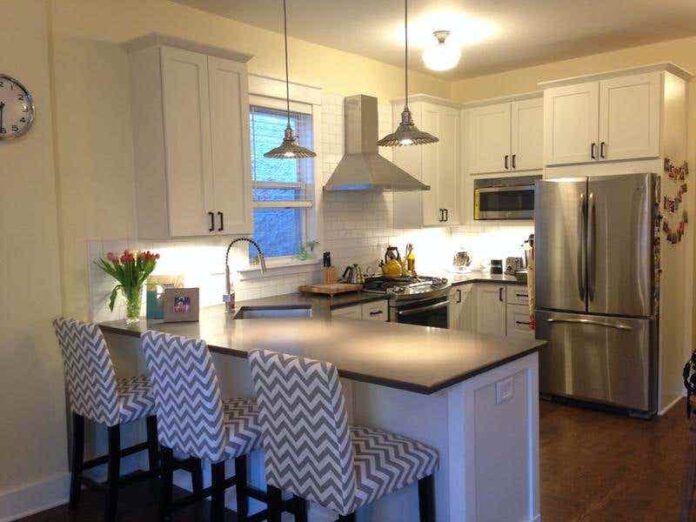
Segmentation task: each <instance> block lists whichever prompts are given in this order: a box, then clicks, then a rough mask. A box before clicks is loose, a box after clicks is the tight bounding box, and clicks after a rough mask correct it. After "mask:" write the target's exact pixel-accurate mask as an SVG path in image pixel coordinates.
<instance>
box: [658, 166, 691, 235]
mask: <svg viewBox="0 0 696 522" xmlns="http://www.w3.org/2000/svg"><path fill="white" fill-rule="evenodd" d="M665 174H667V177H668V178H669V179H670V180H672V181H674V182H675V183H679V182H681V183H679V188H678V189H677V193H676V195H675V196H674V197H673V198H670V197H668V196H664V197H663V198H662V210H663V211H664V212H665V213H666V214H667V215H675V214H677V213H678V212H679V206H680V205H681V203H682V196H683V195H684V194H686V192H687V190H688V187H687V183H686V178H687V177H688V176H689V165H688V163H687V162H686V161H685V162H684V163H683V164H682V165H681V166H679V167H677V166H675V165H674V164H673V163H672V161H671V160H670V159H669V158H665ZM667 215H663V216H662V231H663V232H664V233H665V236H666V238H667V241H669V242H670V243H672V244H673V245H676V244H677V243H679V242H680V241H681V240H682V238H683V237H684V234H685V233H686V224H687V223H688V222H689V215H688V213H687V212H686V210H682V211H681V218H680V219H679V222H678V223H677V225H676V226H672V225H671V224H670V222H669V220H668V219H667Z"/></svg>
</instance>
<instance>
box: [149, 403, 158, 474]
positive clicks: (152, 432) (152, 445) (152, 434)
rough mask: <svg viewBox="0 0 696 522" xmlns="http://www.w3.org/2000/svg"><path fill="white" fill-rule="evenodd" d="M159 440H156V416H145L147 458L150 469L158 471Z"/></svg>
mask: <svg viewBox="0 0 696 522" xmlns="http://www.w3.org/2000/svg"><path fill="white" fill-rule="evenodd" d="M159 459H160V456H159V442H158V440H157V417H155V416H154V415H150V416H149V417H148V418H147V460H148V463H149V465H150V471H159V465H160V463H159Z"/></svg>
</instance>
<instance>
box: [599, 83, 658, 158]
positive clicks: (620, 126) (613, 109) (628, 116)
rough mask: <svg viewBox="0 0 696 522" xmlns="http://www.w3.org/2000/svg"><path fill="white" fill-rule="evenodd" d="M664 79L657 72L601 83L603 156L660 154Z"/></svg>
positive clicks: (601, 149) (648, 155)
mask: <svg viewBox="0 0 696 522" xmlns="http://www.w3.org/2000/svg"><path fill="white" fill-rule="evenodd" d="M661 78H662V76H661V73H659V72H657V73H650V74H637V75H632V76H622V77H620V78H612V79H610V80H603V81H601V82H600V84H599V89H600V95H599V141H600V151H599V154H600V159H606V160H622V159H640V158H653V157H657V156H659V154H660V98H661V92H660V91H661V89H660V85H661Z"/></svg>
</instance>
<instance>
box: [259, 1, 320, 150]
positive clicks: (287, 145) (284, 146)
mask: <svg viewBox="0 0 696 522" xmlns="http://www.w3.org/2000/svg"><path fill="white" fill-rule="evenodd" d="M283 27H284V32H285V97H286V101H287V112H288V126H287V127H286V128H285V136H284V137H283V143H281V144H280V146H279V147H276V148H275V149H272V150H269V151H268V152H267V153H266V154H264V157H265V158H274V159H300V158H313V157H314V156H316V155H317V154H316V153H315V152H314V151H311V150H309V149H307V148H305V147H301V146H300V144H299V143H297V136H295V131H293V130H292V127H291V126H290V75H289V73H288V6H287V0H283Z"/></svg>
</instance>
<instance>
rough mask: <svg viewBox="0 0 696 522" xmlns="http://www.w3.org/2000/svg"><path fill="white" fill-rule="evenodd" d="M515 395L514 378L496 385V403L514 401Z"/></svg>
mask: <svg viewBox="0 0 696 522" xmlns="http://www.w3.org/2000/svg"><path fill="white" fill-rule="evenodd" d="M513 394H514V387H513V380H512V377H508V378H507V379H503V380H502V381H498V382H496V383H495V403H496V404H501V403H503V402H506V401H509V400H510V399H512V396H513Z"/></svg>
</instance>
